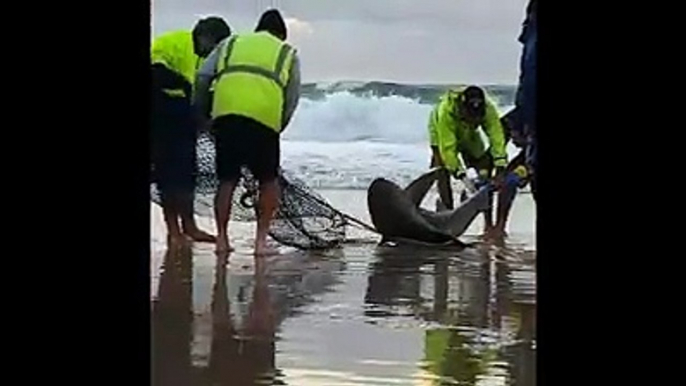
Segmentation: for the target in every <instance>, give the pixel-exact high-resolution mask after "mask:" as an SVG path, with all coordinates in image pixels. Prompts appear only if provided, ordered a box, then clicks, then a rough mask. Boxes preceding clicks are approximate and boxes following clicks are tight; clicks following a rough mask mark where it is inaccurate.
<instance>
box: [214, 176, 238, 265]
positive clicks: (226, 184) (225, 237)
mask: <svg viewBox="0 0 686 386" xmlns="http://www.w3.org/2000/svg"><path fill="white" fill-rule="evenodd" d="M235 187H236V181H223V182H222V183H221V184H220V185H219V190H218V191H217V194H216V195H215V196H214V218H215V221H216V223H217V233H218V235H217V248H216V250H217V252H228V251H232V250H233V248H232V247H231V244H230V243H229V229H228V228H229V219H230V218H231V205H232V204H233V201H232V200H233V190H234V188H235Z"/></svg>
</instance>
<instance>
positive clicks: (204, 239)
mask: <svg viewBox="0 0 686 386" xmlns="http://www.w3.org/2000/svg"><path fill="white" fill-rule="evenodd" d="M185 234H186V236H188V237H190V238H191V240H193V241H197V242H199V243H214V242H217V238H216V237H214V236H212V235H211V234H209V233H207V232H205V231H201V230H200V229H194V230H190V231H187V232H185Z"/></svg>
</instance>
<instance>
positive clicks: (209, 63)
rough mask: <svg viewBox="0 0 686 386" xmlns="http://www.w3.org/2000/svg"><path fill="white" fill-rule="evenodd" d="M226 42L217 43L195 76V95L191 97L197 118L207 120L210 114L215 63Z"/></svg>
mask: <svg viewBox="0 0 686 386" xmlns="http://www.w3.org/2000/svg"><path fill="white" fill-rule="evenodd" d="M225 43H226V40H224V41H223V42H221V43H219V44H218V45H217V46H216V47H215V48H214V50H212V52H211V53H210V55H209V56H208V57H207V59H205V61H204V62H203V65H202V67H200V69H199V70H198V72H197V73H196V75H195V95H194V97H193V106H194V109H195V112H196V114H197V116H198V117H199V118H202V119H207V118H209V116H210V112H211V108H212V106H211V101H212V98H211V92H210V86H211V85H212V79H213V78H214V75H215V73H216V70H217V61H218V59H219V52H220V50H221V48H222V47H223V45H224V44H225Z"/></svg>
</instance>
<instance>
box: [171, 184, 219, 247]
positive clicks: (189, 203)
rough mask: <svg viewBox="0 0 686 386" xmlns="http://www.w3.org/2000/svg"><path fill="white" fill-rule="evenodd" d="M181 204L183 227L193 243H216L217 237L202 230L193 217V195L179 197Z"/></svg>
mask: <svg viewBox="0 0 686 386" xmlns="http://www.w3.org/2000/svg"><path fill="white" fill-rule="evenodd" d="M179 202H180V204H181V205H180V207H181V225H182V228H183V233H184V234H185V235H186V236H188V237H190V238H191V239H192V240H193V241H197V242H204V243H214V242H216V241H217V238H216V237H214V236H212V235H211V234H209V233H207V232H205V231H203V230H200V229H199V228H198V225H197V224H196V222H195V216H194V215H193V194H192V193H189V194H183V195H179Z"/></svg>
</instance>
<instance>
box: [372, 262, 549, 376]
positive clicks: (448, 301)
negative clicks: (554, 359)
mask: <svg viewBox="0 0 686 386" xmlns="http://www.w3.org/2000/svg"><path fill="white" fill-rule="evenodd" d="M408 252H409V251H408ZM376 255H377V260H376V261H375V262H373V263H372V264H371V268H370V276H369V281H368V288H367V293H366V296H365V301H366V303H367V305H366V308H367V309H368V310H374V312H368V313H367V315H369V316H373V317H382V318H383V317H393V316H398V315H400V314H402V311H400V310H398V309H397V308H396V307H398V306H402V305H404V306H406V307H407V309H409V312H410V313H411V314H412V315H413V316H414V317H416V318H419V319H421V320H423V321H425V322H428V323H430V326H429V327H428V328H426V329H425V332H424V360H423V363H422V364H420V368H421V369H422V370H423V371H424V373H423V374H422V375H421V376H420V378H423V379H424V382H422V383H421V384H426V385H482V384H489V385H491V384H492V385H506V384H514V385H518V386H525V385H526V386H529V385H530V386H533V385H535V371H536V370H535V351H534V350H533V348H532V342H534V341H535V325H534V319H535V314H534V313H535V303H533V302H531V300H533V299H525V300H529V301H528V302H524V303H518V302H515V301H513V300H514V298H515V297H516V295H515V294H513V293H512V292H511V286H510V282H509V276H510V268H509V267H508V265H506V264H504V263H502V262H499V263H496V261H497V260H496V259H495V258H493V257H492V256H490V255H489V253H488V251H487V250H483V251H482V253H480V254H479V255H478V256H474V257H472V258H468V259H462V260H458V259H454V258H450V257H447V256H435V257H433V258H418V257H413V258H411V259H408V258H398V254H397V252H392V253H387V252H386V251H385V250H384V249H378V250H377V253H376ZM416 256H430V254H429V253H426V252H425V253H419V252H418V253H416ZM422 287H428V288H426V291H423V290H422V289H423V288H422ZM504 319H506V322H507V323H504ZM513 326H515V327H514V329H516V331H513V330H512V328H511V327H513ZM516 326H518V327H516Z"/></svg>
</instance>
